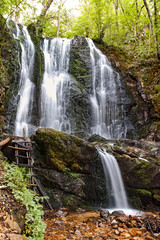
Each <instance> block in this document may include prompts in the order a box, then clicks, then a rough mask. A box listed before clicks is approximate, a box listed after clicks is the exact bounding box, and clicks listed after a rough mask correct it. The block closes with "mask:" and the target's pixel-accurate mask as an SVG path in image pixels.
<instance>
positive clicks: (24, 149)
mask: <svg viewBox="0 0 160 240" xmlns="http://www.w3.org/2000/svg"><path fill="white" fill-rule="evenodd" d="M8 147H9V148H12V149H16V150H20V151H31V150H30V149H28V148H18V147H13V146H8Z"/></svg>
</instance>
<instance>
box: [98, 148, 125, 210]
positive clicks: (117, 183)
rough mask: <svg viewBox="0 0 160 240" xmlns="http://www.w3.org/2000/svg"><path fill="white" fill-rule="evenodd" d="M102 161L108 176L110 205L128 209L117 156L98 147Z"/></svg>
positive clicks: (106, 176)
mask: <svg viewBox="0 0 160 240" xmlns="http://www.w3.org/2000/svg"><path fill="white" fill-rule="evenodd" d="M97 150H98V153H99V156H100V158H101V161H102V165H103V169H104V174H105V178H106V185H107V190H108V187H109V188H110V194H109V195H110V196H109V197H110V207H114V208H118V209H128V208H129V206H128V201H127V196H126V192H125V188H124V184H123V180H122V176H121V172H120V169H119V166H118V163H117V161H116V159H115V157H114V156H113V155H111V154H109V153H107V152H106V150H105V149H103V150H101V149H100V148H97Z"/></svg>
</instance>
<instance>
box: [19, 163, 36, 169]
mask: <svg viewBox="0 0 160 240" xmlns="http://www.w3.org/2000/svg"><path fill="white" fill-rule="evenodd" d="M16 165H18V166H19V167H26V168H34V166H33V165H28V164H23V163H17V164H16Z"/></svg>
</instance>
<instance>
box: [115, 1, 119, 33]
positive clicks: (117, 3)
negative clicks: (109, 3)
mask: <svg viewBox="0 0 160 240" xmlns="http://www.w3.org/2000/svg"><path fill="white" fill-rule="evenodd" d="M114 7H115V13H116V26H117V30H118V8H119V2H118V0H115V1H114Z"/></svg>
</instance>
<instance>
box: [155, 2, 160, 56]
mask: <svg viewBox="0 0 160 240" xmlns="http://www.w3.org/2000/svg"><path fill="white" fill-rule="evenodd" d="M154 25H155V43H156V46H155V47H156V56H157V58H158V59H160V54H159V46H158V31H157V30H158V13H157V2H156V0H154Z"/></svg>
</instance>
